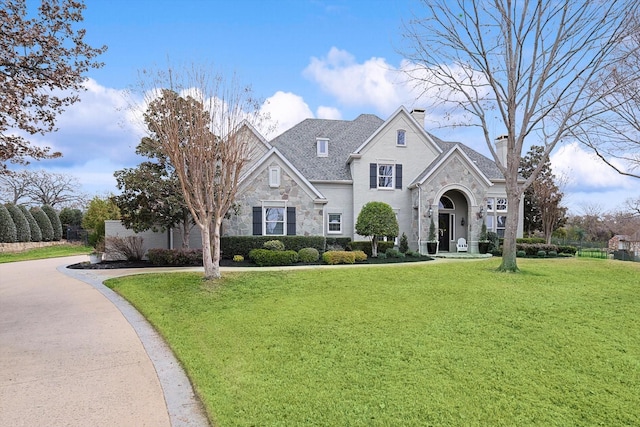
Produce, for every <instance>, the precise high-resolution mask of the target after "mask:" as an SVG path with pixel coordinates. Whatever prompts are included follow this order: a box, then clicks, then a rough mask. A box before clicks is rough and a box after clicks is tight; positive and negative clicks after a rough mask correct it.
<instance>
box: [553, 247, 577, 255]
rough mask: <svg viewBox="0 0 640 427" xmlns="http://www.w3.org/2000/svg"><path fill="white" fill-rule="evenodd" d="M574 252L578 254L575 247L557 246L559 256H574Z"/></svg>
mask: <svg viewBox="0 0 640 427" xmlns="http://www.w3.org/2000/svg"><path fill="white" fill-rule="evenodd" d="M576 252H578V248H576V247H575V246H558V253H559V254H569V255H575V254H576Z"/></svg>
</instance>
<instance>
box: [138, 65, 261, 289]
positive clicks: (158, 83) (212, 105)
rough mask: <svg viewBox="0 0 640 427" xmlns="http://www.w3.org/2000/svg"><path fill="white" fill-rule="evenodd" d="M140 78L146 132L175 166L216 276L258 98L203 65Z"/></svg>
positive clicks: (208, 273) (209, 272) (210, 273)
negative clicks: (226, 218)
mask: <svg viewBox="0 0 640 427" xmlns="http://www.w3.org/2000/svg"><path fill="white" fill-rule="evenodd" d="M141 83H142V85H143V87H144V88H145V89H146V99H145V101H146V104H147V105H148V108H147V110H146V113H145V122H146V124H147V127H148V129H149V132H150V133H151V134H152V137H153V138H154V139H156V140H157V141H159V143H160V145H161V151H162V152H163V153H164V154H165V155H167V156H168V157H169V159H170V161H171V164H172V165H173V166H174V167H175V171H176V173H177V175H178V178H179V180H180V186H181V188H182V192H183V194H184V199H185V201H186V203H187V205H188V206H189V209H190V211H191V215H192V217H193V220H194V221H195V223H196V225H197V226H198V227H199V228H200V231H201V235H202V255H203V264H204V274H205V278H206V279H216V278H219V277H220V226H221V224H222V220H223V218H224V216H225V215H226V214H227V212H228V211H229V209H230V208H231V207H232V205H233V203H234V200H235V197H236V192H237V189H238V179H239V178H240V175H241V172H242V169H243V167H244V166H245V164H246V163H247V161H248V160H249V156H250V153H251V149H252V147H253V142H254V141H253V139H252V138H251V134H250V132H246V131H243V127H242V124H243V121H244V120H247V121H248V122H250V123H252V124H254V125H258V123H257V122H258V121H259V120H260V102H259V101H258V100H257V99H255V98H254V97H253V96H252V92H251V90H250V88H248V87H244V86H241V85H240V84H239V83H238V80H237V78H236V77H235V76H234V77H233V78H231V79H227V78H225V77H224V76H223V75H222V74H215V73H213V72H211V71H210V70H207V69H205V68H204V67H203V68H199V67H189V68H185V69H183V70H178V71H176V69H174V68H169V70H168V71H167V72H145V73H142V82H141ZM181 117H190V120H189V121H188V123H185V120H184V119H182V120H181V119H180V118H181Z"/></svg>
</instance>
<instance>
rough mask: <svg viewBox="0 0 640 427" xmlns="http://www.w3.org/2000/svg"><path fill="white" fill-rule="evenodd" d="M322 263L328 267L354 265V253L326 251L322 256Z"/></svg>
mask: <svg viewBox="0 0 640 427" xmlns="http://www.w3.org/2000/svg"><path fill="white" fill-rule="evenodd" d="M360 252H362V251H360ZM322 261H324V262H325V263H326V264H329V265H336V264H355V262H356V253H355V252H354V251H327V252H325V253H323V254H322Z"/></svg>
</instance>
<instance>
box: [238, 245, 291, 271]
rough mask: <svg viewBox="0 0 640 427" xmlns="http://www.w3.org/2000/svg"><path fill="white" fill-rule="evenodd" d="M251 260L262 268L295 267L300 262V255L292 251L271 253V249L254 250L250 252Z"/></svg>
mask: <svg viewBox="0 0 640 427" xmlns="http://www.w3.org/2000/svg"><path fill="white" fill-rule="evenodd" d="M249 259H251V261H253V262H255V263H256V265H258V266H260V267H270V266H279V265H293V264H295V263H296V262H298V253H297V252H296V251H291V250H288V251H271V250H269V249H252V250H251V251H250V252H249Z"/></svg>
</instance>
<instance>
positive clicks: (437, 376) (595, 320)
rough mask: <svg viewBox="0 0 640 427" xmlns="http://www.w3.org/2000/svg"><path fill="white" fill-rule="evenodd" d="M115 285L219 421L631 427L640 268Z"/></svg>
mask: <svg viewBox="0 0 640 427" xmlns="http://www.w3.org/2000/svg"><path fill="white" fill-rule="evenodd" d="M518 263H519V266H520V268H521V269H522V270H523V272H522V273H521V274H500V273H496V272H494V270H495V268H496V267H497V266H498V264H499V260H497V259H492V260H488V261H471V262H451V263H426V264H424V265H420V266H416V265H404V266H388V267H384V268H383V267H353V266H352V267H348V268H340V269H330V268H318V269H313V270H298V271H286V272H251V273H232V274H225V275H224V278H223V281H222V282H223V283H222V286H221V287H219V288H216V289H212V288H210V287H209V286H208V285H207V284H206V283H205V282H203V281H202V280H201V275H199V274H172V275H168V274H162V275H160V274H152V275H140V276H133V277H128V278H120V279H113V280H111V281H109V282H108V285H109V286H111V287H113V288H114V289H116V290H117V292H119V293H121V294H122V295H124V296H125V297H126V298H127V299H128V300H130V301H131V302H132V303H133V304H134V305H135V306H136V307H137V308H138V309H139V310H140V311H141V312H142V313H143V314H144V315H145V316H146V317H147V318H148V319H149V320H150V321H151V322H152V323H153V324H154V325H155V326H156V327H157V328H158V330H160V331H161V333H162V334H163V335H164V336H165V337H166V339H167V341H168V342H169V344H170V345H171V347H172V348H173V349H174V351H175V353H176V355H177V356H178V358H179V359H180V361H181V362H182V364H183V365H184V367H185V369H186V371H187V373H188V375H189V376H190V377H191V379H192V381H193V383H194V386H195V388H196V390H197V392H198V393H199V395H200V396H201V398H202V400H203V402H204V405H205V407H206V409H207V411H208V413H209V416H210V419H211V421H212V422H213V423H214V425H216V426H222V427H224V426H238V425H241V426H250V425H256V426H274V425H281V426H295V425H305V426H306V425H317V426H430V425H432V426H594V425H604V426H637V425H640V405H639V404H638V403H639V401H638V396H640V325H639V323H638V321H639V318H638V315H639V313H640V264H635V263H623V262H616V261H605V260H593V259H552V260H533V259H519V260H518Z"/></svg>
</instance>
